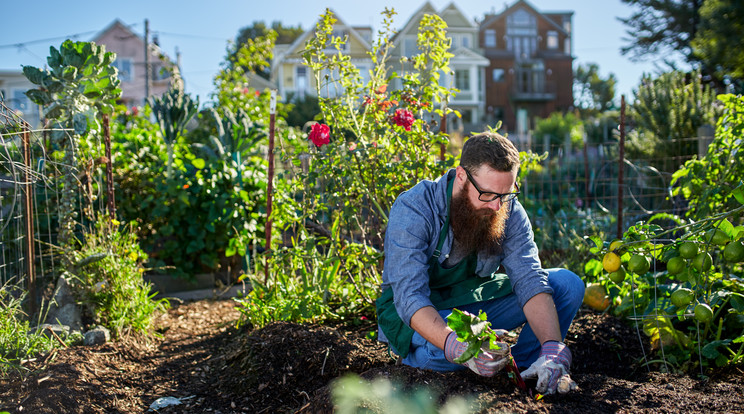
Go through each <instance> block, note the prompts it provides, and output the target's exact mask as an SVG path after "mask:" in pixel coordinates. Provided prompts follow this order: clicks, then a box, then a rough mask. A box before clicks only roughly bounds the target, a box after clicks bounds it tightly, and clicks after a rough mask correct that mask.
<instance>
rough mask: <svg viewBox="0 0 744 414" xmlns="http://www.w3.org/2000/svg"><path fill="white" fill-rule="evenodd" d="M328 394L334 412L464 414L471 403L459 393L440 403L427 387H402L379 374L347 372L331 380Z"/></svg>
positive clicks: (351, 413) (467, 411)
mask: <svg viewBox="0 0 744 414" xmlns="http://www.w3.org/2000/svg"><path fill="white" fill-rule="evenodd" d="M331 396H332V397H331V398H332V399H333V403H334V412H336V413H338V414H355V413H362V412H364V413H367V412H369V413H379V414H397V413H407V414H434V413H441V414H464V413H470V412H472V409H473V408H474V407H473V406H472V403H471V402H470V401H468V400H467V399H465V398H462V397H451V398H448V399H447V401H446V402H445V403H444V404H443V405H441V406H440V405H439V404H438V403H437V402H438V401H439V399H438V398H435V396H434V395H433V394H432V391H431V390H430V389H427V388H417V389H415V390H412V391H404V390H403V389H401V386H399V385H397V384H395V383H393V382H390V381H388V380H386V379H383V378H378V379H376V380H374V381H371V382H370V381H366V380H363V379H361V378H360V377H359V376H357V375H355V374H348V375H345V376H344V377H342V378H340V379H339V380H337V381H334V382H333V385H332V389H331Z"/></svg>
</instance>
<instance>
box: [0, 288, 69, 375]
mask: <svg viewBox="0 0 744 414" xmlns="http://www.w3.org/2000/svg"><path fill="white" fill-rule="evenodd" d="M19 293H20V294H19ZM24 296H25V289H22V288H21V287H16V286H13V285H12V284H9V283H6V284H4V285H2V286H0V374H2V375H5V374H7V373H8V372H10V371H17V372H22V371H25V370H26V369H25V368H24V367H23V362H24V361H25V360H27V359H30V358H32V357H34V356H36V355H39V354H43V353H46V352H49V351H51V350H52V349H54V347H55V346H57V345H59V344H58V342H57V340H56V338H53V337H51V336H49V335H46V334H45V333H44V331H43V330H40V329H31V328H30V321H29V320H28V317H27V315H26V314H25V313H24V312H23V307H22V305H23V299H24Z"/></svg>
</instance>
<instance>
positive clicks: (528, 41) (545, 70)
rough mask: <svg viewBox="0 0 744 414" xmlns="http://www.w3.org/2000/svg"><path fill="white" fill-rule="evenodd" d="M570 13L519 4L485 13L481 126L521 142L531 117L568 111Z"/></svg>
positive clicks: (531, 125)
mask: <svg viewBox="0 0 744 414" xmlns="http://www.w3.org/2000/svg"><path fill="white" fill-rule="evenodd" d="M572 17H573V12H571V11H562V12H540V11H538V10H537V9H535V8H534V7H533V6H532V5H531V4H530V3H528V2H527V1H525V0H519V1H517V2H516V3H514V4H513V5H511V6H509V7H507V8H506V9H504V10H503V11H502V12H501V13H498V14H486V15H485V16H484V19H483V21H482V22H481V24H480V30H479V44H480V47H481V49H482V50H483V55H484V56H485V57H486V58H487V59H488V60H489V62H490V63H489V66H488V67H487V68H486V76H485V78H486V82H485V83H486V115H485V116H486V122H487V123H488V124H490V125H495V124H496V122H498V121H499V120H501V121H502V130H504V131H506V132H508V133H509V135H510V137H511V138H512V139H513V140H515V141H517V142H523V143H525V142H526V141H527V140H528V133H529V130H531V129H532V128H534V122H535V119H536V118H545V117H548V116H549V115H550V114H551V113H553V112H556V111H561V112H565V111H569V110H571V109H573V68H572V64H573V59H574V58H573V55H572V42H571V19H572Z"/></svg>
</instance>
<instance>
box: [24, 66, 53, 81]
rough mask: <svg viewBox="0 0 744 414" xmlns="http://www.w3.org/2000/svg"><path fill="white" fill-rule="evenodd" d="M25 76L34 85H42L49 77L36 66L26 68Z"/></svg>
mask: <svg viewBox="0 0 744 414" xmlns="http://www.w3.org/2000/svg"><path fill="white" fill-rule="evenodd" d="M23 74H24V75H25V76H26V78H27V79H28V80H29V81H30V82H31V83H33V84H34V85H42V83H43V82H44V78H45V77H46V76H48V75H47V74H46V72H44V71H42V70H41V69H39V68H36V67H34V66H24V67H23Z"/></svg>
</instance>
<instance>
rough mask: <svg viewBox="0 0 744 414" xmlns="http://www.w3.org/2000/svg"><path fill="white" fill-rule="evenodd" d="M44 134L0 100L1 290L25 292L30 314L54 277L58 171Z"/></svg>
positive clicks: (56, 254) (56, 253) (35, 308)
mask: <svg viewBox="0 0 744 414" xmlns="http://www.w3.org/2000/svg"><path fill="white" fill-rule="evenodd" d="M45 132H46V131H43V130H32V129H31V127H30V125H29V124H28V123H27V122H26V121H24V120H23V119H22V118H21V117H19V116H18V115H17V114H16V113H15V111H14V110H12V109H10V108H8V107H7V106H6V105H5V103H4V102H2V101H0V251H1V252H2V253H1V254H0V286H7V285H13V286H14V287H16V288H20V289H22V290H25V291H27V292H28V293H29V294H28V296H27V298H28V306H29V310H30V313H31V314H33V313H34V312H35V311H36V310H37V303H39V299H40V293H41V292H42V291H43V290H44V289H45V288H46V284H47V283H48V282H53V281H54V279H55V278H56V277H55V274H56V271H57V269H56V266H55V258H56V257H57V256H58V252H57V251H55V248H54V246H55V239H56V234H55V231H56V220H57V218H56V213H57V203H58V200H59V186H58V185H57V181H58V179H59V177H60V175H61V174H60V171H59V169H58V168H57V166H56V164H55V163H54V162H51V161H50V157H48V151H47V147H48V144H47V143H45V142H44V136H45Z"/></svg>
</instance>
